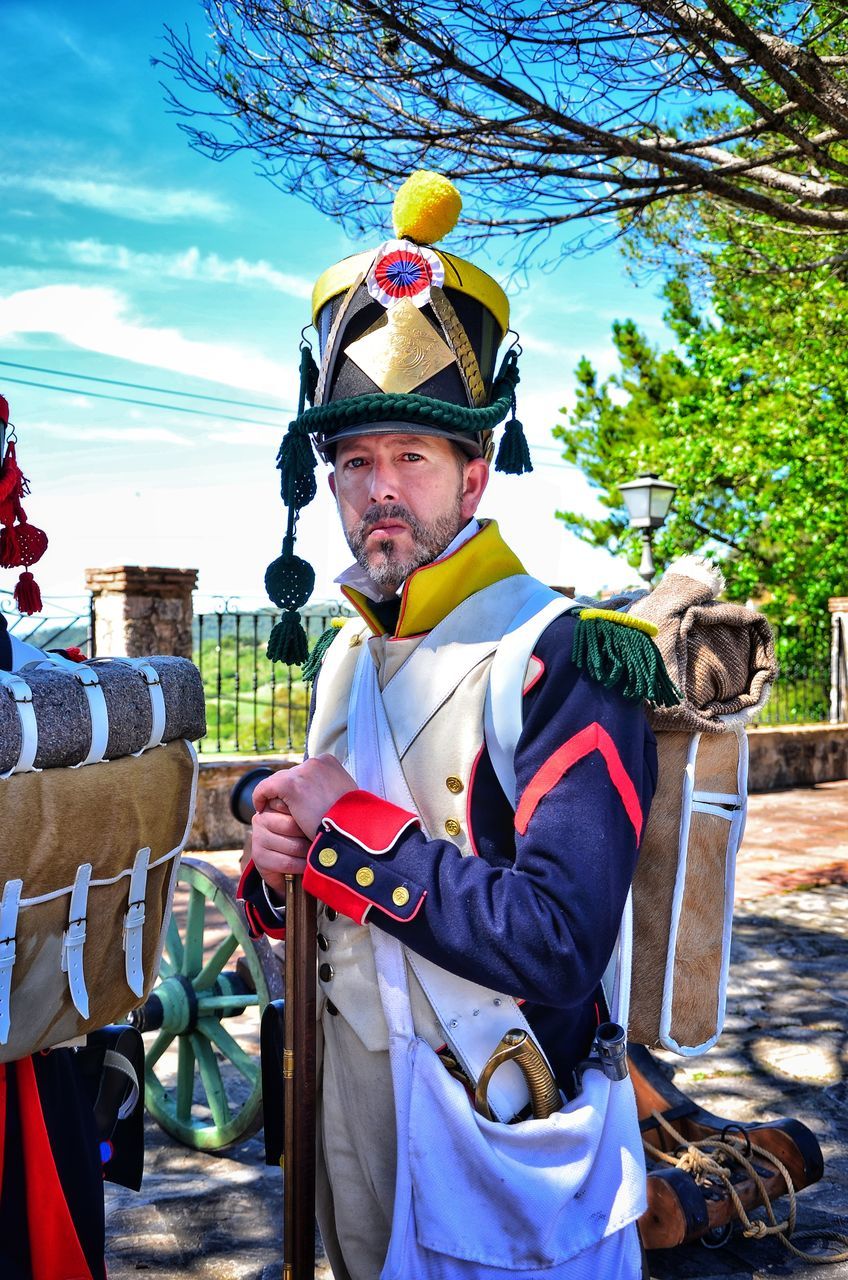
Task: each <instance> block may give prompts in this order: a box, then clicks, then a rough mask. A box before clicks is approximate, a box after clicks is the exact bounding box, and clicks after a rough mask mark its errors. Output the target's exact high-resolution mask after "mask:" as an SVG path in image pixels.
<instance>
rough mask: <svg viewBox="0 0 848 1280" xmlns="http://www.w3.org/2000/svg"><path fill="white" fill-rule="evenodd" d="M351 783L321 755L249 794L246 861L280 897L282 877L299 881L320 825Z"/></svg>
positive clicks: (282, 771) (332, 758)
mask: <svg viewBox="0 0 848 1280" xmlns="http://www.w3.org/2000/svg"><path fill="white" fill-rule="evenodd" d="M355 790H356V783H355V782H354V780H353V778H352V777H351V776H350V774H349V773H348V772H347V770H346V769H345V768H344V766H343V765H341V764H339V762H338V760H336V758H335V756H330V755H321V756H314V757H312V758H311V759H309V760H305V761H304V762H303V764H298V765H295V766H294V768H293V769H280V770H278V772H277V773H272V774H271V776H270V777H268V778H263V779H262V781H261V782H260V783H258V785H257V786H256V789H255V790H254V792H253V804H254V808H255V809H256V813H255V814H254V817H253V838H252V842H251V855H252V857H253V862H254V865H255V866H256V869H257V871H258V872H259V874H260V875H261V877H262V879H263V880H264V881H265V883H266V884H268V885H269V886H270V887H271V888H272V889H273V890H274V891H275V892H276V893H279V894H280V895H282V894H283V893H284V892H285V877H286V876H287V875H289V876H290V875H302V874H303V869H304V867H305V865H306V855H307V853H308V852H309V846H310V845H311V844H312V841H313V840H314V839H315V836H316V834H317V832H318V828H319V826H320V825H321V819H322V818H323V817H324V814H325V813H326V812H327V810H328V809H331V808H332V807H333V805H334V804H335V803H336V801H337V800H340V799H341V797H342V796H343V795H346V794H347V792H348V791H355Z"/></svg>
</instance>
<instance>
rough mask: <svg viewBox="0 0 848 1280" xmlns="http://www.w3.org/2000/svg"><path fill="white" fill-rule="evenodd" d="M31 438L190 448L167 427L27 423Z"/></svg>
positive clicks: (179, 436)
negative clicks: (39, 436) (41, 437)
mask: <svg viewBox="0 0 848 1280" xmlns="http://www.w3.org/2000/svg"><path fill="white" fill-rule="evenodd" d="M30 433H31V435H32V437H33V438H36V437H37V436H38V435H39V434H41V435H46V436H51V437H53V438H55V439H59V440H72V441H74V442H81V441H85V440H94V441H98V442H103V443H111V442H115V443H117V444H122V445H123V444H176V445H182V446H184V447H191V445H192V441H191V440H187V439H186V438H185V437H184V436H181V435H178V434H177V432H176V431H169V430H168V428H167V427H85V426H79V427H75V426H69V425H68V424H67V423H63V422H29V423H27V434H28V435H29V434H30Z"/></svg>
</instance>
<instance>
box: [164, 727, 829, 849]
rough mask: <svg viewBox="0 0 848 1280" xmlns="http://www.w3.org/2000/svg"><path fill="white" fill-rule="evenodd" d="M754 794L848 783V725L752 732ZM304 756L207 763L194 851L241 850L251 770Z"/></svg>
mask: <svg viewBox="0 0 848 1280" xmlns="http://www.w3.org/2000/svg"><path fill="white" fill-rule="evenodd" d="M748 743H749V746H750V772H749V790H750V791H780V790H783V789H785V788H787V787H811V786H813V785H814V784H815V783H817V782H834V781H836V780H837V779H840V778H848V724H846V725H826V724H823V725H802V726H801V727H799V728H791V727H783V728H780V727H778V728H763V729H749V731H748ZM299 759H300V757H299V756H237V757H233V756H230V757H227V758H226V759H222V758H221V757H219V756H206V757H205V758H204V757H201V761H200V780H199V784H198V795H197V813H196V816H195V820H194V825H193V826H192V829H191V835H190V836H189V843H188V846H187V848H188V849H237V848H240V847H241V845H242V842H243V841H244V837H245V835H246V833H247V827H244V826H242V825H241V823H239V822H236V820H235V818H234V817H233V816H232V814H231V813H230V792H231V790H232V788H233V786H234V784H235V783H236V782H237V781H238V779H239V778H241V777H242V776H243V775H244V774H245V773H247V772H248V770H250V769H255V768H256V766H257V765H262V764H267V765H270V766H271V767H272V768H275V769H290V768H291V766H292V765H293V764H297V763H298V761H299Z"/></svg>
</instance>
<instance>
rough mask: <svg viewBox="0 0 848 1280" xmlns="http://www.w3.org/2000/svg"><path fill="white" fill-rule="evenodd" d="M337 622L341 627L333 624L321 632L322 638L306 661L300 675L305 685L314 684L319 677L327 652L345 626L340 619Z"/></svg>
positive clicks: (316, 642)
mask: <svg viewBox="0 0 848 1280" xmlns="http://www.w3.org/2000/svg"><path fill="white" fill-rule="evenodd" d="M336 621H337V622H338V623H339V624H340V625H339V626H334V625H332V624H331V625H330V626H329V627H327V630H326V631H322V632H321V634H320V636H319V637H318V639H317V640H316V641H315V644H314V646H313V649H312V652H311V653H310V655H309V657H308V658H307V659H306V662H304V664H303V670H302V671H301V673H300V677H301V679H302V680H303V682H304V684H312V682H313V680H314V679H315V677H316V676H317V675H318V672H319V671H320V670H321V664H322V662H323V661H324V656H325V654H326V652H327V650H328V649H329V647H330V645H331V644H332V643H333V641H334V640H335V638H336V636H337V635H338V634H339V632H340V631H341V629H342V627H343V626H344V623H343V622H342V620H341V619H340V618H339V619H336Z"/></svg>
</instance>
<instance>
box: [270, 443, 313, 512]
mask: <svg viewBox="0 0 848 1280" xmlns="http://www.w3.org/2000/svg"><path fill="white" fill-rule="evenodd" d="M277 467H278V469H279V472H280V493H281V494H282V498H283V502H285V503H286V505H287V506H292V505H293V506H295V507H296V508H297V510H298V511H299V510H300V509H301V507H306V506H308V505H309V503H310V502H311V501H312V499H313V498H314V497H315V494H316V493H317V492H318V486H317V484H316V482H315V454H314V453H313V452H312V445H311V444H310V443H309V436H308V435H307V434H306V432H304V431H302V430H301V429H300V428H299V427H298V426H297V423H295V422H292V423H291V424H290V426H289V429H288V431H287V432H286V434H285V435H284V436H283V442H282V444H281V445H280V449H279V452H278V454H277Z"/></svg>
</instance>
